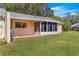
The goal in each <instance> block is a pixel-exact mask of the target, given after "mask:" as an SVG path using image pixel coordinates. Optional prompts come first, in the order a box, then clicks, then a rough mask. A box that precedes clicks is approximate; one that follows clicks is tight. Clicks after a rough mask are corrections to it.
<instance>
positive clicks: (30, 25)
mask: <svg viewBox="0 0 79 59" xmlns="http://www.w3.org/2000/svg"><path fill="white" fill-rule="evenodd" d="M15 22H24V23H26V28H15ZM11 23H12V30H13V31H14V33H15V35H16V36H24V35H33V34H35V33H34V21H25V20H17V19H12V22H11Z"/></svg>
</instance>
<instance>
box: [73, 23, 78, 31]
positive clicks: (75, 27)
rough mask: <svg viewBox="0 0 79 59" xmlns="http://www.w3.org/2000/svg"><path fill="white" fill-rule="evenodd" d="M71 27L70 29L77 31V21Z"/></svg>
mask: <svg viewBox="0 0 79 59" xmlns="http://www.w3.org/2000/svg"><path fill="white" fill-rule="evenodd" d="M71 27H72V30H75V31H79V23H75V24H73V25H72V26H71Z"/></svg>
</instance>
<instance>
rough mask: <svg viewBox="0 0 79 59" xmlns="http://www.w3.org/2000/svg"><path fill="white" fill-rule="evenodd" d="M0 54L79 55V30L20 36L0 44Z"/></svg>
mask: <svg viewBox="0 0 79 59" xmlns="http://www.w3.org/2000/svg"><path fill="white" fill-rule="evenodd" d="M0 55H22V56H23V55H27V56H49V55H50V56H72V55H74V56H75V55H79V32H73V31H69V32H63V33H62V34H59V35H54V36H53V35H51V36H44V37H37V38H20V39H16V40H15V41H14V42H13V43H11V44H6V43H4V44H2V46H0Z"/></svg>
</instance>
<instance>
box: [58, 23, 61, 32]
mask: <svg viewBox="0 0 79 59" xmlns="http://www.w3.org/2000/svg"><path fill="white" fill-rule="evenodd" d="M57 32H58V33H62V24H58V25H57Z"/></svg>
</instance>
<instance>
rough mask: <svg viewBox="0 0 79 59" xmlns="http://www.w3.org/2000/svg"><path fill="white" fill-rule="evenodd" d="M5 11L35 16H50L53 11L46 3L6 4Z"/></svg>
mask: <svg viewBox="0 0 79 59" xmlns="http://www.w3.org/2000/svg"><path fill="white" fill-rule="evenodd" d="M6 9H7V11H14V12H19V13H25V14H30V15H37V16H46V17H47V16H52V15H53V11H52V10H51V9H50V8H48V4H46V3H7V4H6Z"/></svg>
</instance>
